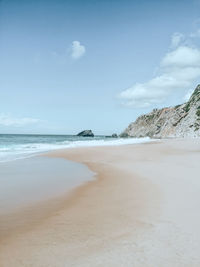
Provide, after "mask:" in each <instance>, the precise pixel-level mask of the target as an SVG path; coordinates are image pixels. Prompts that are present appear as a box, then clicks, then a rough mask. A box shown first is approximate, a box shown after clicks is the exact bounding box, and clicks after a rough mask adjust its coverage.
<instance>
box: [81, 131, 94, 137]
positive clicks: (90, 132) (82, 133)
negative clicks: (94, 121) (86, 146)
mask: <svg viewBox="0 0 200 267" xmlns="http://www.w3.org/2000/svg"><path fill="white" fill-rule="evenodd" d="M77 136H83V137H94V134H93V132H92V130H84V131H82V132H80V133H78V134H77Z"/></svg>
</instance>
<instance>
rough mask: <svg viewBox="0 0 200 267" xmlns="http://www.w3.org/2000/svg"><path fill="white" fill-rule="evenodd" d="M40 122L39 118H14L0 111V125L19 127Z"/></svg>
mask: <svg viewBox="0 0 200 267" xmlns="http://www.w3.org/2000/svg"><path fill="white" fill-rule="evenodd" d="M38 122H40V120H39V119H35V118H28V117H25V118H15V117H12V116H11V115H9V114H5V113H0V125H3V126H16V127H20V126H24V125H27V124H35V123H38Z"/></svg>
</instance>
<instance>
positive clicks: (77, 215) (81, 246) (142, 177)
mask: <svg viewBox="0 0 200 267" xmlns="http://www.w3.org/2000/svg"><path fill="white" fill-rule="evenodd" d="M199 145H200V142H199V140H186V141H183V140H163V141H161V142H159V143H156V142H154V143H146V144H140V145H125V146H115V147H114V146H113V147H98V148H97V147H87V148H73V149H67V150H62V151H61V150H60V151H54V152H51V153H48V154H47V155H48V156H49V157H61V158H66V159H68V160H72V161H75V162H80V163H83V164H86V165H87V166H88V167H89V169H90V170H92V171H93V172H95V173H97V179H96V180H94V181H92V182H88V183H86V184H84V185H82V186H80V187H79V188H77V189H75V190H74V191H73V193H72V194H71V195H70V196H69V197H67V198H66V199H65V200H62V201H61V203H60V204H59V205H58V206H57V208H56V211H55V212H54V213H53V214H49V216H47V217H46V218H43V220H41V221H40V222H37V223H33V225H31V226H30V225H29V227H28V228H27V229H22V231H21V232H20V233H18V234H17V233H16V235H15V236H14V237H10V238H8V239H5V240H4V242H3V244H0V263H1V266H5V267H7V266H9V267H12V266H30V265H32V266H37V267H38V266H155V265H156V266H169V265H171V266H191V264H192V266H198V264H199V263H200V259H199V257H198V251H197V250H196V249H197V248H198V245H199V244H200V243H199V241H200V240H198V238H197V237H196V240H194V239H195V235H196V230H197V229H196V228H195V226H194V225H193V226H194V227H193V228H192V227H191V229H190V230H191V232H188V229H189V228H190V226H191V225H190V224H191V223H192V221H193V219H194V213H195V212H196V210H195V209H192V211H191V210H190V216H193V217H191V219H190V220H189V219H188V220H187V222H183V225H182V224H181V223H182V221H183V219H185V218H184V214H185V213H186V215H187V212H188V210H186V211H185V210H184V209H183V208H184V206H185V204H188V203H189V204H190V205H188V206H187V208H189V207H191V205H193V204H194V201H193V199H191V201H190V198H192V196H194V197H195V202H196V201H197V199H196V198H197V197H198V196H197V195H196V194H194V189H195V188H196V190H197V189H199V183H198V181H197V179H196V178H197V177H196V172H197V170H199V168H198V166H197V165H195V164H198V161H197V163H195V162H196V160H198V159H199V153H200V147H199ZM182 163H184V164H182ZM185 163H187V164H185ZM176 165H177V166H176ZM180 166H181V168H180ZM191 166H192V171H193V173H192V176H191V177H190V178H192V179H193V181H192V183H190V182H191V181H188V180H187V176H188V168H189V170H190V171H191ZM165 170H168V171H169V174H168V173H167V171H165ZM172 171H173V172H174V174H175V175H174V177H172V176H171V174H172V173H170V172H172ZM179 171H180V173H179ZM184 173H185V176H184ZM164 178H165V179H164ZM171 178H173V183H174V184H172V179H171ZM181 178H183V179H182V180H181ZM180 180H181V181H180ZM178 182H180V183H181V185H180V192H179V191H178V189H177V185H178V184H177V183H178ZM195 183H196V184H195ZM189 184H190V186H191V188H190V193H191V194H190V195H189V196H188V197H189V199H187V201H186V200H185V202H186V203H185V202H184V203H182V200H183V197H184V194H185V190H186V191H187V189H188V185H189ZM175 185H176V186H175ZM193 186H195V188H193ZM182 191H183V192H182ZM169 192H170V194H171V195H170V194H169ZM183 193H184V194H183ZM175 196H176V198H174V197H175ZM169 197H171V198H172V200H171V201H170V199H169ZM181 208H182V209H183V210H181ZM196 208H198V207H196ZM177 213H179V214H178V215H177ZM199 219H200V218H199V217H197V218H196V224H197V225H198V222H199ZM194 234H195V235H194ZM173 242H174V244H173ZM188 242H191V243H190V247H189V250H188ZM169 244H170V245H169ZM195 245H197V247H195ZM163 250H165V253H164V254H162V251H163ZM166 251H167V252H168V253H166ZM9 255H10V256H9ZM11 255H12V256H11ZM166 257H168V259H167V258H166Z"/></svg>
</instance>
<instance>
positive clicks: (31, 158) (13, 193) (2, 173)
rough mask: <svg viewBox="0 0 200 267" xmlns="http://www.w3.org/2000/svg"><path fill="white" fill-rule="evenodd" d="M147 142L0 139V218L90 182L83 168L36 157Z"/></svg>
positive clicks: (97, 138)
mask: <svg viewBox="0 0 200 267" xmlns="http://www.w3.org/2000/svg"><path fill="white" fill-rule="evenodd" d="M149 141H150V139H148V138H141V139H134V138H127V139H122V138H110V137H106V136H95V137H92V138H89V137H78V136H73V135H15V134H1V135H0V185H1V186H0V215H2V214H4V213H8V212H11V211H12V210H16V209H20V208H23V207H25V206H28V205H32V204H35V203H37V202H40V201H43V200H48V199H53V198H56V197H57V196H62V195H64V194H65V193H67V192H69V190H71V189H72V188H75V187H76V186H78V185H80V184H82V183H84V182H87V181H90V180H92V179H94V173H92V172H91V171H90V170H89V169H88V168H87V166H85V165H83V164H79V163H75V162H71V161H68V160H65V159H60V158H48V157H44V156H41V155H40V153H42V152H47V151H51V150H55V149H61V148H72V147H81V146H82V147H84V146H108V145H123V144H135V143H143V142H149Z"/></svg>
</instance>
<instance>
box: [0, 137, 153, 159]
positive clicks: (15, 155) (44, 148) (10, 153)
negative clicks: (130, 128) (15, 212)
mask: <svg viewBox="0 0 200 267" xmlns="http://www.w3.org/2000/svg"><path fill="white" fill-rule="evenodd" d="M151 141H152V139H150V138H148V137H146V138H127V139H123V138H118V139H113V138H104V139H98V140H97V139H94V140H77V141H76V140H65V141H62V142H54V143H52V142H51V143H26V144H12V145H4V146H0V162H6V161H12V160H16V159H22V158H27V157H31V156H33V155H35V154H38V153H41V152H48V151H52V150H56V149H63V148H76V147H90V146H119V145H127V144H139V143H146V142H151Z"/></svg>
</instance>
